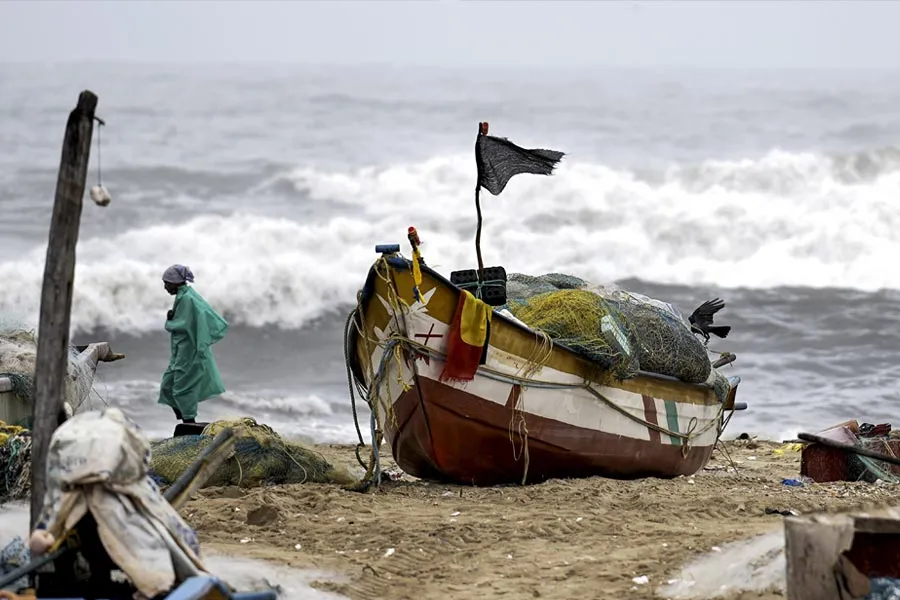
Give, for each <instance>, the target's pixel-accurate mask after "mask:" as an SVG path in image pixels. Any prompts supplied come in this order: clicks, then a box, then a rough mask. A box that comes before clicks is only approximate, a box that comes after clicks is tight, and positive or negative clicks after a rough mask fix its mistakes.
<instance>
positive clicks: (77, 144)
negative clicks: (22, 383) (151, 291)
mask: <svg viewBox="0 0 900 600" xmlns="http://www.w3.org/2000/svg"><path fill="white" fill-rule="evenodd" d="M96 108H97V96H96V95H94V93H93V92H90V91H84V92H81V94H80V95H79V96H78V105H77V106H76V107H75V109H74V110H73V111H72V112H71V113H69V120H68V122H67V123H66V133H65V138H64V139H63V147H62V157H61V158H60V162H59V175H58V177H57V181H56V198H55V200H54V203H53V216H52V217H51V221H50V236H49V240H48V243H47V260H46V263H45V264H44V283H43V287H42V289H41V315H40V322H39V325H38V331H39V335H38V343H37V361H36V363H35V369H34V371H35V373H34V404H35V405H34V427H33V429H32V439H33V442H32V444H33V445H32V450H31V452H32V454H31V529H34V526H35V525H36V524H37V520H38V518H39V516H40V513H41V508H42V506H43V503H44V490H45V489H46V472H45V471H46V465H47V451H48V448H49V446H50V437H51V436H52V435H53V431H54V430H55V429H56V427H57V426H58V424H59V412H60V409H61V407H62V398H63V394H64V389H65V387H64V381H65V376H66V373H67V370H68V361H69V321H70V316H71V310H72V287H73V283H74V279H75V245H76V243H77V242H78V229H79V226H80V223H81V207H82V199H83V198H84V189H85V185H86V182H87V170H88V162H89V160H90V155H91V136H92V135H93V132H94V119H95V117H94V111H95V110H96Z"/></svg>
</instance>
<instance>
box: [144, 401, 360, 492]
mask: <svg viewBox="0 0 900 600" xmlns="http://www.w3.org/2000/svg"><path fill="white" fill-rule="evenodd" d="M228 427H231V428H233V429H234V430H235V434H236V440H235V445H234V455H233V456H232V457H230V458H228V459H227V460H226V461H225V462H224V463H223V464H222V465H221V466H220V467H219V469H218V470H217V471H216V472H215V473H214V474H213V475H212V477H210V478H209V479H208V480H207V482H206V484H205V487H220V486H232V485H233V486H240V487H258V486H266V485H283V484H293V483H337V484H342V485H346V484H350V483H354V482H355V481H356V480H355V479H354V478H353V477H352V476H351V475H350V474H349V473H348V472H346V471H344V470H342V469H336V468H335V467H333V466H332V465H331V464H329V463H328V461H326V460H325V458H324V457H323V456H322V455H321V454H319V453H318V452H315V451H314V450H312V449H310V448H308V447H306V446H305V445H303V444H301V443H299V442H295V441H286V440H284V439H282V438H281V436H279V435H278V434H277V433H276V432H275V431H274V430H273V429H272V428H271V427H269V426H267V425H262V424H258V423H257V422H256V421H255V420H254V419H251V418H249V417H245V418H243V419H237V420H233V421H216V422H214V423H210V424H209V425H207V426H206V427H205V428H204V430H203V433H202V434H200V435H184V436H179V437H175V438H170V439H166V440H161V441H157V442H153V443H152V444H151V454H150V475H151V477H153V478H154V480H155V481H156V482H157V483H158V484H160V485H171V484H172V483H174V482H175V480H177V479H178V477H179V476H180V475H181V474H182V473H183V472H184V471H185V470H186V469H187V468H188V467H189V466H190V465H191V464H192V463H193V462H194V461H195V460H196V459H197V458H199V457H200V454H201V453H202V452H203V450H205V449H206V448H207V446H209V444H210V443H211V442H212V440H213V438H214V437H215V436H216V434H218V433H219V432H220V431H222V430H223V429H225V428H228Z"/></svg>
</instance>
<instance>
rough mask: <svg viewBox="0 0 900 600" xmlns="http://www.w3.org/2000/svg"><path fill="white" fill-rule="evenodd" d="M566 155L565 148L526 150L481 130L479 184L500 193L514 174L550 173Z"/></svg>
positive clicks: (477, 156) (477, 148) (477, 146)
mask: <svg viewBox="0 0 900 600" xmlns="http://www.w3.org/2000/svg"><path fill="white" fill-rule="evenodd" d="M484 125H486V123H485V124H484ZM484 129H487V128H486V127H484ZM563 156H565V153H564V152H558V151H556V150H543V149H539V148H538V149H533V150H526V149H525V148H520V147H519V146H516V145H515V144H513V143H512V142H510V141H509V140H507V139H506V138H498V137H494V136H492V135H485V134H483V133H482V134H481V135H479V136H478V138H477V140H476V141H475V162H476V163H477V164H478V185H479V186H480V187H483V188H484V189H486V190H487V191H489V192H490V193H492V194H493V195H495V196H499V195H500V192H502V191H503V188H505V187H506V184H507V183H509V180H510V179H512V177H513V176H514V175H519V174H521V173H531V174H533V175H550V174H552V173H553V169H554V168H555V167H556V165H557V164H558V163H559V161H560V159H562V157H563Z"/></svg>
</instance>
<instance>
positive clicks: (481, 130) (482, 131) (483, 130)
mask: <svg viewBox="0 0 900 600" xmlns="http://www.w3.org/2000/svg"><path fill="white" fill-rule="evenodd" d="M487 132H488V124H487V121H483V122H481V123H478V136H477V137H476V138H475V165H476V166H477V169H478V179H477V181H476V182H475V211H476V212H477V213H478V227H477V228H476V230H475V254H476V256H477V257H478V281H479V282H484V261H483V260H482V259H481V223H482V219H481V198H480V197H481V148H480V147H479V145H478V140H479V138H480V137H481V136H483V135H487Z"/></svg>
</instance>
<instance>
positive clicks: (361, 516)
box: [183, 440, 897, 600]
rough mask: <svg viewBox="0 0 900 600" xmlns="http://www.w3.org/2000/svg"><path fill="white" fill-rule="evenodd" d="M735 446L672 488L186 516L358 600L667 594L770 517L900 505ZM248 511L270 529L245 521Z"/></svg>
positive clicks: (644, 485)
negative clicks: (804, 475)
mask: <svg viewBox="0 0 900 600" xmlns="http://www.w3.org/2000/svg"><path fill="white" fill-rule="evenodd" d="M317 449H318V450H319V451H321V452H322V453H323V454H324V455H325V456H326V457H327V458H328V459H329V460H330V461H332V463H333V464H335V465H336V466H338V465H340V466H351V465H353V464H354V463H355V461H354V459H353V450H352V448H351V447H349V446H318V447H317ZM725 450H726V451H727V455H729V456H730V460H729V458H728V456H726V452H723V451H721V450H717V451H716V452H715V454H714V456H713V459H712V460H711V461H710V463H709V465H708V466H707V468H706V469H705V470H703V471H701V472H700V473H698V474H697V475H696V476H693V477H680V478H678V479H674V480H668V481H666V480H659V479H644V480H639V481H615V480H608V479H602V478H592V479H582V480H552V481H548V482H546V483H543V484H540V485H533V486H528V487H518V486H509V487H498V488H484V489H479V488H472V487H461V486H453V485H443V484H435V483H428V482H424V481H419V480H416V479H414V478H411V477H409V476H407V475H405V474H404V475H403V476H402V477H401V478H400V479H399V480H398V481H395V482H390V483H386V484H383V485H382V486H381V487H380V488H379V489H377V490H375V491H372V492H370V493H365V494H360V493H355V492H349V491H344V490H342V489H341V488H339V487H337V486H331V485H320V484H305V485H295V486H285V487H271V488H265V489H263V488H258V489H251V490H238V489H236V488H226V489H222V488H210V489H207V490H204V491H202V492H201V494H200V495H199V496H198V497H195V498H194V499H193V500H192V501H191V502H190V503H189V504H188V505H187V506H186V507H185V509H184V510H183V515H184V516H185V517H186V518H187V520H188V521H189V522H190V523H191V524H192V525H193V526H195V527H196V528H198V530H199V531H200V534H201V540H202V542H203V543H204V545H205V547H208V548H210V549H212V550H214V551H216V552H227V553H234V554H239V555H244V556H248V557H252V558H259V559H266V560H271V561H275V562H279V563H283V564H286V565H289V566H292V567H298V568H314V569H317V570H319V571H324V572H332V573H336V574H338V575H339V579H338V580H337V581H320V582H317V583H316V587H318V588H320V589H323V590H330V591H334V592H337V593H339V594H342V595H345V596H347V597H349V598H353V599H357V598H359V599H362V598H385V599H405V598H415V599H417V600H419V599H423V598H445V597H452V598H461V599H467V598H473V599H474V598H478V599H481V598H493V597H507V598H558V599H569V598H655V597H658V596H657V590H658V588H659V586H661V585H664V584H665V583H666V581H667V580H671V579H672V578H673V577H677V576H678V573H679V571H680V569H681V567H682V566H683V565H684V564H685V563H687V562H689V561H691V560H692V559H694V558H696V557H698V556H701V555H703V554H704V553H708V552H710V551H711V550H717V549H718V547H719V546H721V545H723V544H727V543H728V542H732V541H736V540H742V539H746V538H750V537H752V536H754V535H758V534H764V533H766V532H772V531H780V530H781V528H782V518H783V517H782V516H780V515H779V514H767V512H766V510H767V509H774V510H777V511H785V510H794V511H797V512H798V513H806V512H813V511H818V510H826V511H839V510H843V509H850V508H857V507H873V506H883V505H887V504H889V503H891V502H892V501H894V500H895V499H896V494H897V490H896V487H895V486H892V485H881V484H878V485H873V484H867V483H835V484H811V485H803V486H800V487H793V486H788V485H784V484H783V483H782V480H783V479H784V478H799V475H798V472H799V466H800V454H799V452H797V451H795V450H793V449H791V448H790V446H787V445H784V444H781V443H776V442H759V441H755V440H738V441H731V442H728V443H727V444H725ZM384 454H385V455H388V456H389V453H388V450H387V448H386V447H385V449H384ZM731 461H733V463H732V462H731ZM386 462H387V465H386V467H387V468H389V469H396V467H395V466H394V465H393V463H391V462H390V461H386ZM732 465H733V466H732ZM734 467H736V469H737V470H735V468H734ZM262 507H269V508H268V509H264V510H261V511H260V510H259V509H260V508H262ZM271 509H274V510H271ZM248 515H252V518H251V520H252V521H254V522H261V523H262V524H258V525H252V524H248V523H247V521H248ZM643 576H646V578H647V581H646V583H640V582H641V581H643V580H642V579H640V578H642V577H643ZM634 578H639V580H638V581H639V582H638V583H636V582H635V580H634ZM663 597H664V596H663ZM726 597H727V598H732V599H737V598H740V599H750V598H753V599H762V598H765V599H770V598H781V597H783V595H782V593H781V592H780V591H779V590H777V589H774V590H772V589H770V590H762V591H753V592H741V593H734V592H732V593H730V594H727V595H726Z"/></svg>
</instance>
